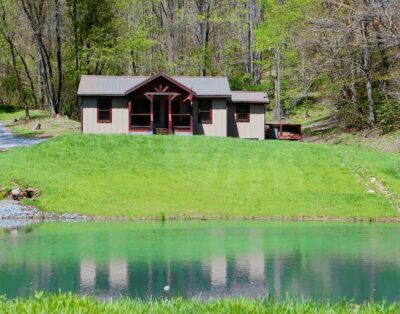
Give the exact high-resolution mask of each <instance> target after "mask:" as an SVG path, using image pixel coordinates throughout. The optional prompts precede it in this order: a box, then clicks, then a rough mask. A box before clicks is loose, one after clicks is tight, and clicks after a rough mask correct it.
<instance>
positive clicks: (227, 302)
mask: <svg viewBox="0 0 400 314" xmlns="http://www.w3.org/2000/svg"><path fill="white" fill-rule="evenodd" d="M0 312H1V313H5V314H14V313H15V314H17V313H18V314H20V313H30V314H36V313H38V314H39V313H40V314H42V313H43V314H44V313H57V314H67V313H74V314H75V313H88V314H89V313H93V314H94V313H116V314H117V313H118V314H124V313H154V314H156V313H171V314H172V313H252V314H258V313H274V314H279V313H399V312H400V305H399V304H397V303H393V304H388V303H385V302H383V303H365V304H361V305H360V304H354V303H352V302H345V301H343V302H340V303H330V302H326V303H316V302H312V301H295V300H285V301H281V302H275V301H272V300H271V299H268V298H267V299H261V300H251V299H244V298H240V299H217V300H212V301H205V302H202V301H200V300H184V299H171V300H169V299H163V300H150V301H141V300H129V299H118V300H111V301H99V300H96V299H94V298H90V297H78V296H75V295H72V294H59V295H44V294H42V293H38V294H37V295H36V296H34V297H32V298H29V299H16V300H7V299H5V298H3V299H1V300H0Z"/></svg>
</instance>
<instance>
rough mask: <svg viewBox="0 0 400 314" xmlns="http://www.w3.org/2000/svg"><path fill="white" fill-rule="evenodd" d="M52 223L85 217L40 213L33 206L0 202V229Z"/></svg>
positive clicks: (9, 201)
mask: <svg viewBox="0 0 400 314" xmlns="http://www.w3.org/2000/svg"><path fill="white" fill-rule="evenodd" d="M43 220H50V221H51V220H52V221H57V220H60V221H84V220H87V217H85V216H82V215H79V214H63V215H58V214H55V213H47V212H41V211H40V210H38V209H37V208H35V207H33V206H26V205H22V204H21V203H20V202H18V201H12V200H4V201H0V228H16V227H22V226H25V225H27V224H30V223H32V222H39V221H43Z"/></svg>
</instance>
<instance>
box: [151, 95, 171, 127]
mask: <svg viewBox="0 0 400 314" xmlns="http://www.w3.org/2000/svg"><path fill="white" fill-rule="evenodd" d="M167 102H168V101H167V100H166V97H164V96H155V97H154V100H153V118H154V128H155V129H156V131H157V129H168V105H167Z"/></svg>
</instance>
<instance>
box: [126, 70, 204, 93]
mask: <svg viewBox="0 0 400 314" xmlns="http://www.w3.org/2000/svg"><path fill="white" fill-rule="evenodd" d="M160 77H162V78H164V79H166V80H167V81H169V82H171V83H172V84H174V85H176V86H178V87H180V88H181V89H183V90H184V91H186V92H188V93H189V94H193V95H194V96H197V95H196V93H195V92H194V91H193V90H192V89H191V88H189V87H187V86H185V85H183V84H181V83H179V82H178V81H177V80H174V79H173V78H172V77H170V76H169V75H166V74H165V73H160V74H156V75H154V76H152V77H150V78H148V79H147V80H145V81H143V82H142V83H140V84H138V85H136V86H134V87H132V88H131V89H129V90H127V91H126V92H125V96H127V95H128V94H130V93H133V92H135V91H136V90H138V89H139V88H141V87H143V86H145V85H147V84H149V83H151V82H152V81H154V80H156V79H158V78H160Z"/></svg>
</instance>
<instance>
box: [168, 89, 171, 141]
mask: <svg viewBox="0 0 400 314" xmlns="http://www.w3.org/2000/svg"><path fill="white" fill-rule="evenodd" d="M168 133H169V134H172V96H171V95H168Z"/></svg>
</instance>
